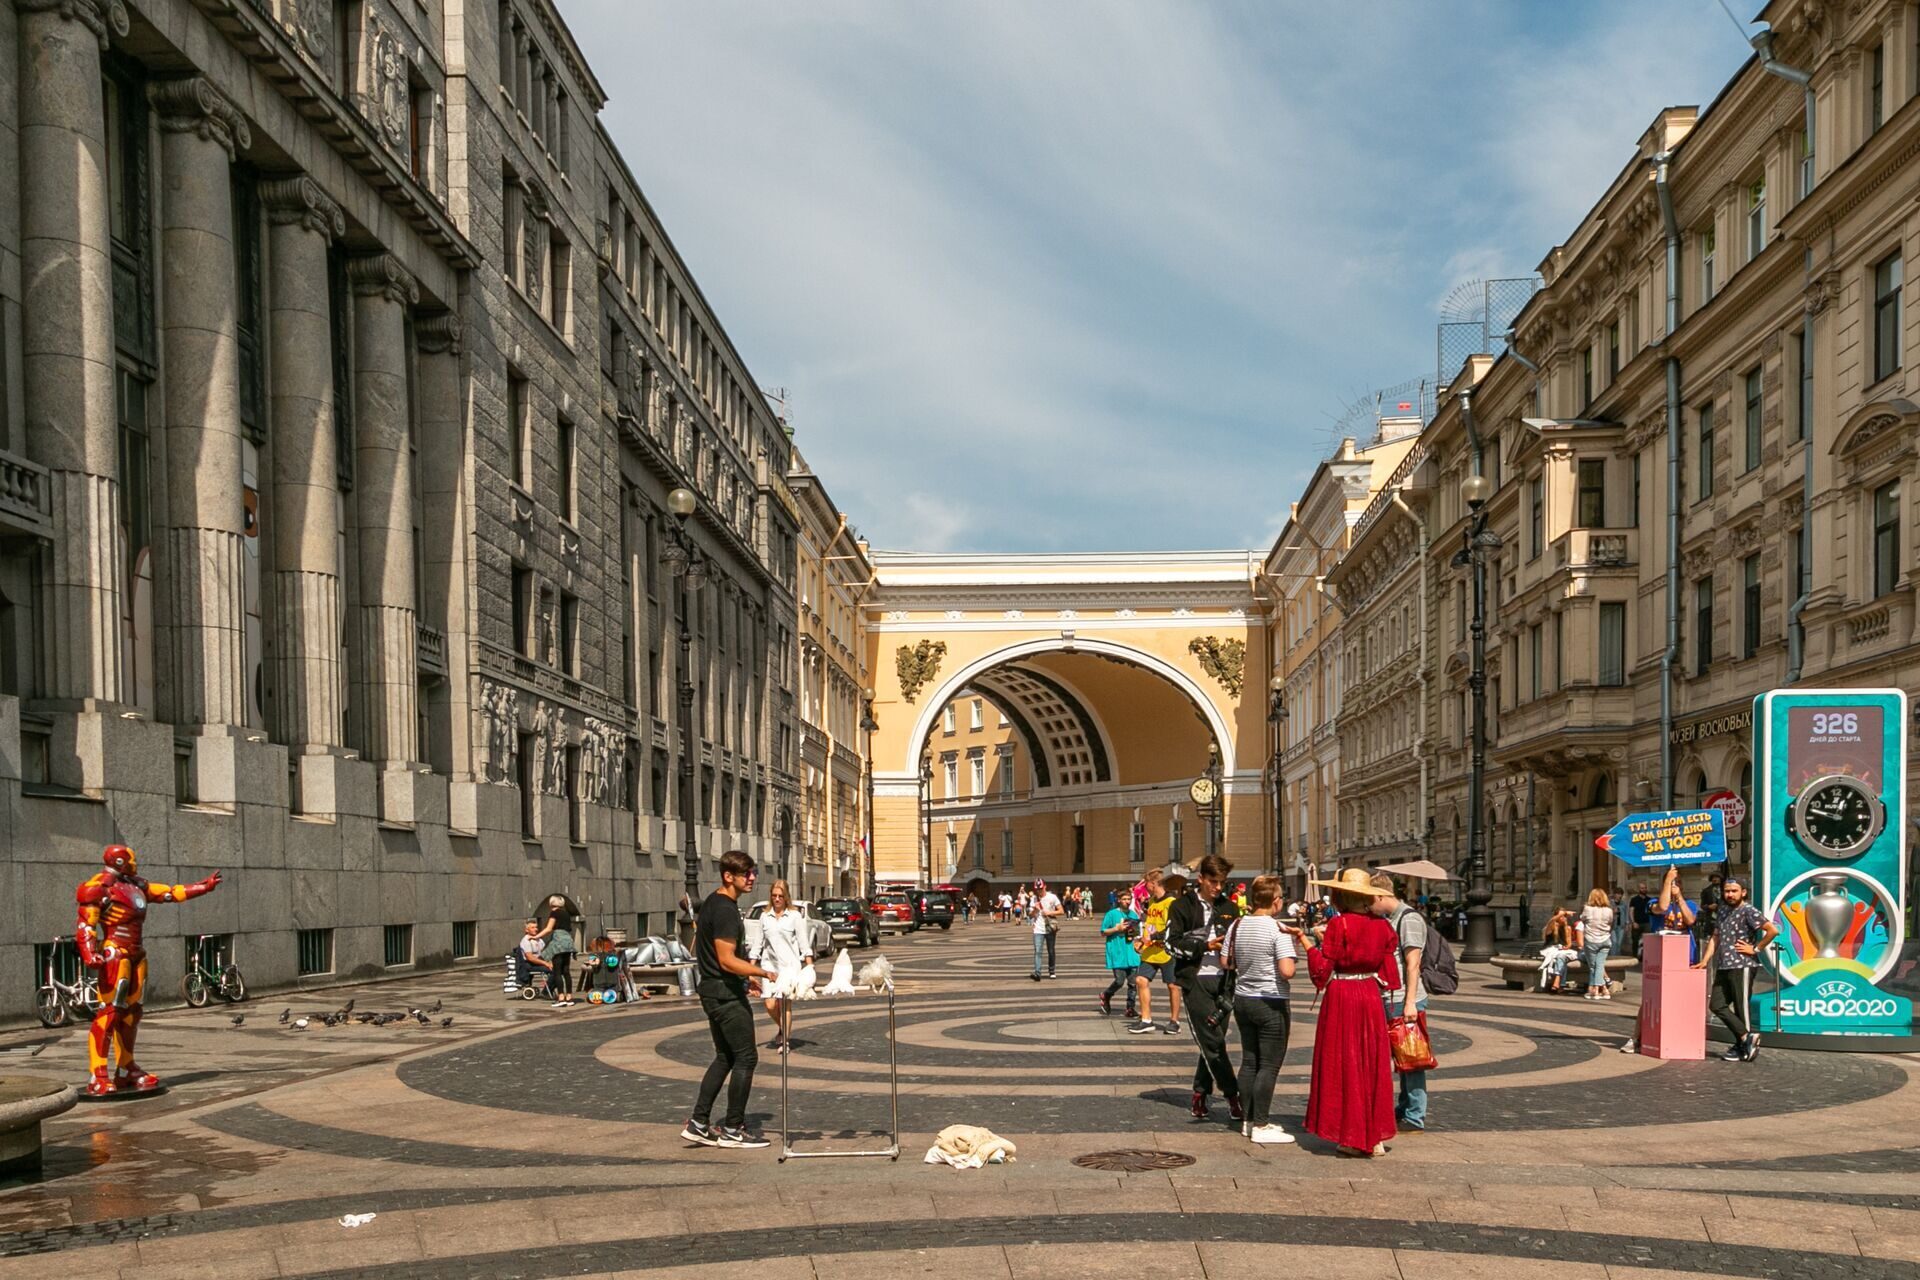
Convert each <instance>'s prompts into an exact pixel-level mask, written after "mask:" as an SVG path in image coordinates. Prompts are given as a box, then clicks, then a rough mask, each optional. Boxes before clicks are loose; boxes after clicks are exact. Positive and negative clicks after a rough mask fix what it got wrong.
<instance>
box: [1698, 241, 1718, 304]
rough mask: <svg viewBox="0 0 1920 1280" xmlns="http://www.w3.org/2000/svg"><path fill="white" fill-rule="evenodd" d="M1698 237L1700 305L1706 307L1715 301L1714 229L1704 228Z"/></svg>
mask: <svg viewBox="0 0 1920 1280" xmlns="http://www.w3.org/2000/svg"><path fill="white" fill-rule="evenodd" d="M1697 235H1698V236H1699V239H1700V305H1701V306H1703V307H1704V306H1706V305H1707V304H1708V303H1709V302H1712V301H1713V256H1714V233H1713V228H1712V227H1702V228H1701V229H1700V230H1699V232H1698V233H1697Z"/></svg>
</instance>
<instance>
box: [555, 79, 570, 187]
mask: <svg viewBox="0 0 1920 1280" xmlns="http://www.w3.org/2000/svg"><path fill="white" fill-rule="evenodd" d="M553 123H554V128H553V132H554V139H553V162H554V163H555V164H557V165H559V166H560V172H562V173H565V172H566V171H567V162H568V161H569V160H570V159H571V156H570V155H569V154H568V153H569V152H571V151H572V150H573V126H572V121H571V120H570V119H569V113H568V111H567V91H566V90H565V89H555V90H554V91H553Z"/></svg>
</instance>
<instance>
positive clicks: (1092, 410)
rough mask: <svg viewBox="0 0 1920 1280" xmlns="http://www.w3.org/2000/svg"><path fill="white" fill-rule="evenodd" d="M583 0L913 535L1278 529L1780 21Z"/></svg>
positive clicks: (744, 341) (809, 441)
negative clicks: (1479, 314)
mask: <svg viewBox="0 0 1920 1280" xmlns="http://www.w3.org/2000/svg"><path fill="white" fill-rule="evenodd" d="M1749 7H1750V8H1751V9H1757V8H1758V3H1757V0H1746V7H1743V6H1740V5H1736V10H1737V11H1739V12H1743V13H1744V12H1747V11H1748V8H1749ZM560 8H561V12H562V14H563V15H564V16H565V18H566V20H567V22H568V23H569V24H570V25H571V27H572V28H573V31H574V34H575V36H576V38H577V39H578V41H579V43H580V45H581V47H582V49H583V50H584V51H585V52H586V54H587V57H588V59H589V61H590V62H591V63H592V65H593V67H594V70H595V73H596V74H597V75H598V76H599V78H600V81H601V84H602V87H603V88H604V89H605V90H606V93H607V95H608V98H609V101H608V104H607V107H606V110H605V113H604V116H603V119H604V121H605V124H606V126H607V129H608V131H609V132H610V133H611V135H612V136H613V139H614V141H615V143H616V144H617V145H618V146H619V148H620V150H621V152H622V153H623V154H624V156H625V157H626V159H627V162H628V164H629V166H630V167H631V168H632V170H633V173H634V175H635V176H636V178H637V179H638V180H639V182H640V185H641V188H642V190H643V191H644V192H645V193H646V196H647V199H648V200H649V201H650V202H651V203H652V205H653V207H654V210H655V211H656V213H657V214H658V215H659V217H660V219H661V220H662V222H663V223H664V225H665V227H666V229H667V233H668V235H669V236H670V237H671V238H672V239H673V242H674V244H675V246H676V247H677V248H678V249H679V251H680V254H681V256H682V258H683V259H684V260H685V261H686V262H687V263H688V265H689V267H690V269H691V271H692V273H693V276H694V278H695V280H697V281H698V283H699V285H700V288H701V290H702V291H703V292H704V294H705V295H706V297H707V300H708V301H709V303H710V304H711V305H712V306H713V307H714V309H715V311H716V312H717V313H718V315H719V318H720V322H721V324H722V326H723V327H724V328H725V329H726V331H727V334H728V336H729V337H730V338H731V339H732V340H733V343H734V345H735V347H736V348H737V349H738V350H739V351H740V353H741V355H742V356H743V358H744V359H745V360H746V362H747V366H748V368H749V370H750V371H751V372H752V374H753V376H754V378H755V379H756V380H757V381H758V382H759V384H760V386H761V387H762V388H763V389H771V388H783V389H785V391H786V393H787V397H788V405H789V413H790V421H791V423H792V425H793V428H794V433H795V440H796V442H797V443H798V445H799V447H800V448H801V450H802V451H803V453H804V454H805V457H806V459H807V463H808V465H809V466H810V467H811V468H812V469H813V470H814V471H815V473H817V474H818V475H819V476H820V477H821V479H822V480H823V481H824V483H825V484H826V487H827V489H828V491H829V492H830V493H831V494H832V495H833V497H834V499H835V501H836V502H838V503H839V505H840V507H841V509H842V510H844V511H846V512H847V514H848V517H849V519H850V520H851V522H852V523H853V525H854V526H855V527H856V528H857V529H858V530H859V531H860V532H861V533H862V534H863V535H864V536H865V537H866V538H867V539H868V540H869V541H870V542H871V543H872V544H873V545H874V546H875V547H876V548H881V549H886V550H902V551H906V550H911V551H988V552H1012V551H1038V552H1049V551H1102V550H1113V551H1136V550H1171V549H1197V548H1226V547H1238V548H1247V549H1253V550H1264V549H1265V548H1266V547H1267V546H1268V545H1269V544H1270V543H1271V541H1272V539H1273V537H1274V536H1275V535H1276V534H1277V533H1278V531H1279V529H1280V527H1281V526H1282V525H1283V524H1284V522H1285V520H1286V518H1287V514H1288V508H1289V504H1290V503H1291V502H1292V501H1293V500H1294V499H1295V498H1297V497H1298V496H1299V494H1300V491H1301V489H1302V488H1303V487H1304V485H1305V483H1306V481H1307V480H1308V478H1309V477H1310V476H1311V475H1312V472H1313V469H1314V467H1315V466H1316V465H1317V464H1318V463H1319V461H1320V460H1321V459H1322V458H1323V457H1325V456H1326V455H1327V454H1328V452H1330V450H1331V449H1332V448H1333V447H1334V446H1335V445H1336V444H1337V442H1338V439H1339V434H1340V433H1339V423H1340V422H1341V420H1342V419H1343V417H1344V416H1345V415H1346V413H1347V411H1348V410H1349V409H1350V408H1351V407H1352V406H1353V405H1355V404H1356V403H1358V402H1361V401H1363V400H1368V399H1370V398H1371V394H1372V393H1373V392H1374V391H1375V390H1377V389H1379V388H1383V387H1391V386H1397V385H1398V384H1401V383H1403V382H1407V381H1410V380H1414V379H1419V378H1423V377H1424V378H1427V379H1431V378H1433V376H1434V372H1435V364H1436V355H1435V324H1436V323H1437V321H1438V320H1439V319H1440V313H1441V309H1442V307H1443V306H1444V305H1445V303H1446V301H1447V299H1448V298H1449V296H1450V295H1452V294H1453V293H1454V291H1455V289H1456V288H1457V287H1458V286H1461V285H1463V284H1468V283H1470V282H1473V281H1476V280H1480V279H1488V278H1499V277H1509V276H1524V275H1527V274H1529V273H1531V272H1532V271H1533V270H1534V269H1535V268H1536V267H1537V265H1538V264H1539V262H1540V261H1541V260H1542V259H1543V258H1544V257H1545V256H1546V255H1547V253H1548V252H1549V251H1550V250H1551V249H1552V247H1553V246H1554V245H1555V244H1557V243H1558V242H1559V241H1560V240H1561V239H1562V238H1564V237H1565V236H1567V235H1568V234H1570V233H1571V232H1572V231H1573V229H1574V228H1575V226H1576V225H1577V223H1578V221H1579V219H1580V218H1581V216H1582V215H1583V214H1584V213H1585V212H1586V211H1587V209H1588V208H1589V207H1590V206H1591V205H1592V204H1593V202H1594V201H1595V200H1597V199H1598V198H1599V197H1600V196H1601V194H1603V193H1604V191H1605V189H1606V187H1607V185H1608V183H1610V182H1611V181H1612V180H1613V178H1614V177H1615V176H1616V175H1617V174H1618V173H1619V171H1620V169H1621V167H1622V166H1623V165H1624V164H1626V163H1627V161H1628V160H1629V159H1630V158H1631V157H1632V155H1633V152H1634V148H1635V146H1636V144H1637V142H1638V140H1639V137H1640V135H1641V134H1642V132H1644V131H1645V129H1646V127H1647V126H1648V125H1649V124H1650V123H1651V122H1652V120H1653V118H1654V116H1655V115H1656V114H1657V113H1658V112H1659V111H1660V110H1661V109H1662V108H1663V107H1666V106H1670V105H1678V104H1688V103H1691V104H1698V105H1700V106H1703V107H1704V106H1705V105H1706V104H1707V103H1709V102H1711V101H1712V99H1713V97H1714V96H1715V94H1717V93H1718V92H1719V90H1720V88H1721V86H1722V85H1723V84H1724V83H1725V82H1726V80H1727V78H1728V77H1729V76H1731V75H1732V74H1733V73H1734V72H1735V71H1736V70H1737V69H1738V68H1739V66H1740V64H1741V62H1742V61H1743V60H1744V59H1745V57H1746V55H1747V53H1748V50H1747V47H1746V46H1745V44H1743V43H1742V41H1741V39H1740V36H1739V33H1738V32H1737V31H1736V30H1735V27H1734V24H1733V23H1732V22H1730V21H1729V18H1728V15H1727V14H1726V13H1725V12H1723V11H1722V9H1721V8H1720V6H1719V4H1718V3H1717V0H1444V2H1443V3H1433V2H1432V0H1427V2H1426V3H1411V2H1407V3H1402V2H1401V0H1358V2H1357V3H1348V4H1313V3H1306V2H1304V0H1209V2H1203V0H938V2H936V0H560ZM1370 426H1371V423H1370V421H1369V422H1368V423H1367V427H1368V428H1370Z"/></svg>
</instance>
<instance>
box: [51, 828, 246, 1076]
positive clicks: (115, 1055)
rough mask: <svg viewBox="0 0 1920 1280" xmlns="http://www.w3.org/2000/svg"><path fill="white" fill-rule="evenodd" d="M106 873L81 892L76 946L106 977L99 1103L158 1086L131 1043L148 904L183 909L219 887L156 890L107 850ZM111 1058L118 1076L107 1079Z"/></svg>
mask: <svg viewBox="0 0 1920 1280" xmlns="http://www.w3.org/2000/svg"><path fill="white" fill-rule="evenodd" d="M100 861H101V862H103V863H105V864H106V867H105V869H104V870H103V871H101V872H100V874H98V875H96V876H94V877H93V878H92V879H90V880H88V881H87V882H86V883H85V884H83V885H81V886H80V890H79V892H78V893H76V894H75V895H74V896H75V898H76V899H77V900H78V901H79V903H80V923H79V926H78V927H77V928H76V929H75V930H74V935H73V940H74V943H75V945H76V946H78V947H79V949H80V960H81V962H82V963H84V964H85V965H87V966H88V967H89V968H93V969H98V970H99V971H100V1012H98V1013H96V1014H94V1015H93V1026H92V1028H91V1029H90V1030H89V1032H88V1034H87V1065H88V1066H89V1067H90V1068H91V1069H92V1079H91V1080H89V1081H88V1082H87V1092H88V1093H89V1094H91V1095H93V1096H95V1097H100V1096H103V1095H106V1094H113V1093H146V1092H148V1091H150V1090H152V1089H156V1088H158V1087H159V1085H160V1081H159V1080H158V1078H156V1077H154V1076H151V1075H148V1074H147V1073H146V1072H144V1071H142V1070H141V1069H140V1068H139V1066H137V1065H136V1064H135V1063H134V1060H133V1041H134V1037H135V1036H136V1035H138V1034H139V1031H140V1013H141V1001H142V999H143V998H144V997H145V995H146V989H147V949H146V947H145V946H144V945H142V943H141V934H142V933H143V932H144V930H145V928H146V923H147V904H148V903H152V902H185V901H186V900H187V899H189V898H197V897H199V896H200V895H201V894H203V893H212V892H213V890H214V888H215V887H216V886H218V885H219V883H220V873H219V872H218V871H216V872H214V873H213V874H212V875H210V876H208V877H207V878H206V879H205V880H201V881H198V882H196V883H194V884H152V883H150V882H148V881H146V880H142V879H141V878H140V876H139V875H138V870H139V868H138V865H137V862H136V860H135V857H134V853H133V850H131V849H129V848H127V846H125V845H123V844H114V845H108V846H107V848H106V851H105V852H103V853H102V854H101V855H100ZM109 1056H111V1058H112V1059H113V1060H114V1063H115V1068H114V1071H113V1072H112V1074H111V1075H109V1074H108V1071H107V1063H108V1059H109Z"/></svg>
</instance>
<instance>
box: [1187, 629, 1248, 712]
mask: <svg viewBox="0 0 1920 1280" xmlns="http://www.w3.org/2000/svg"><path fill="white" fill-rule="evenodd" d="M1187 652H1188V653H1191V654H1192V655H1193V656H1194V657H1196V658H1198V659H1200V669H1201V670H1202V671H1204V672H1206V673H1207V674H1208V675H1210V676H1212V677H1213V678H1214V680H1215V681H1217V682H1218V683H1219V685H1220V687H1221V688H1222V689H1225V690H1226V691H1227V693H1228V694H1230V695H1231V696H1232V697H1235V698H1238V697H1239V696H1240V689H1241V687H1242V685H1243V684H1244V683H1245V681H1246V666H1247V642H1246V641H1245V640H1239V639H1232V640H1222V639H1221V638H1220V637H1219V636H1195V637H1194V638H1193V639H1192V640H1191V641H1189V642H1188V644H1187Z"/></svg>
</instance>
